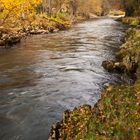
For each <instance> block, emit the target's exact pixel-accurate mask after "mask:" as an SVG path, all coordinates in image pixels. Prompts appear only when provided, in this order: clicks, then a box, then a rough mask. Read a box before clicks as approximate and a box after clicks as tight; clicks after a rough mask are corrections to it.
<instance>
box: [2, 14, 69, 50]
mask: <svg viewBox="0 0 140 140" xmlns="http://www.w3.org/2000/svg"><path fill="white" fill-rule="evenodd" d="M70 26H71V22H70V20H67V19H64V20H62V19H61V18H58V17H56V18H53V17H50V18H49V17H47V16H45V15H38V16H37V17H36V18H35V19H34V20H33V21H31V22H30V23H26V21H24V22H23V23H21V25H20V26H16V27H14V28H12V27H11V26H7V25H4V26H1V27H0V46H1V47H9V46H12V45H14V44H16V43H19V42H20V40H21V39H22V38H23V37H26V36H29V35H37V34H48V33H54V32H58V31H59V30H65V29H68V28H70Z"/></svg>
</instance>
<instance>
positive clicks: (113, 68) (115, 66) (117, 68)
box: [102, 60, 126, 73]
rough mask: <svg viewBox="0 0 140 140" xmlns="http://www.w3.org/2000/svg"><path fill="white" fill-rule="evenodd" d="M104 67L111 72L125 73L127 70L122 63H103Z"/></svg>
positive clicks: (109, 61)
mask: <svg viewBox="0 0 140 140" xmlns="http://www.w3.org/2000/svg"><path fill="white" fill-rule="evenodd" d="M102 66H103V67H104V69H106V70H107V71H109V72H117V73H124V72H125V70H126V67H125V65H124V64H123V63H122V62H115V61H113V60H107V61H103V62H102Z"/></svg>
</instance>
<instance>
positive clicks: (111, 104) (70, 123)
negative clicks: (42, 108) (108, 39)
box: [49, 18, 140, 140]
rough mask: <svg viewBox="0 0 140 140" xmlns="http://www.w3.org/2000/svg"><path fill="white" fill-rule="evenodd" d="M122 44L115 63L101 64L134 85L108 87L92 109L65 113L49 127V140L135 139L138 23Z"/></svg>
mask: <svg viewBox="0 0 140 140" xmlns="http://www.w3.org/2000/svg"><path fill="white" fill-rule="evenodd" d="M125 19H126V18H125ZM136 26H137V27H136ZM124 42H125V43H124V44H123V45H122V46H121V47H120V50H119V52H118V54H117V59H116V61H113V60H110V61H105V62H103V66H104V68H106V69H107V70H108V71H110V72H118V73H120V74H126V75H128V76H130V77H133V76H134V77H135V83H134V84H133V85H117V86H111V85H110V86H108V88H106V89H105V90H104V91H103V93H102V96H101V99H100V100H99V101H98V102H97V103H96V104H95V106H94V107H91V106H89V105H84V106H81V107H78V108H75V109H74V110H72V111H69V110H68V111H65V112H64V114H63V120H62V121H61V122H60V123H57V124H56V125H54V126H53V127H52V129H51V132H50V138H49V140H54V139H56V140H71V139H73V140H79V139H84V140H86V139H87V140H94V139H132V140H133V139H134V140H138V139H139V134H140V128H139V127H140V124H139V121H138V120H139V119H140V114H139V113H140V112H139V111H140V107H139V104H140V48H139V47H140V29H139V24H137V25H135V28H132V29H129V30H128V31H127V33H126V37H125V41H124Z"/></svg>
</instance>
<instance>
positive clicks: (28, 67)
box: [0, 18, 125, 140]
mask: <svg viewBox="0 0 140 140" xmlns="http://www.w3.org/2000/svg"><path fill="white" fill-rule="evenodd" d="M124 31H125V26H124V25H122V24H121V23H119V22H116V21H115V20H113V19H111V18H100V19H94V20H89V21H85V22H82V23H79V24H76V25H74V26H73V27H72V28H71V29H69V30H67V31H61V32H59V33H53V34H48V35H36V36H30V37H28V38H26V39H24V40H22V42H21V43H20V44H18V45H16V46H15V47H13V48H10V49H1V50H0V139H1V140H47V138H48V135H49V131H50V127H51V125H52V124H53V123H54V122H57V121H60V120H61V119H62V113H63V111H64V110H66V109H72V108H74V107H75V106H79V105H82V104H91V105H94V104H95V103H96V102H97V100H98V99H99V98H100V93H101V90H102V89H103V87H104V86H106V85H107V84H108V83H118V82H121V79H120V77H119V75H117V74H111V73H108V72H107V71H105V70H104V69H103V68H102V66H101V64H102V61H104V60H106V59H110V58H111V59H112V58H114V56H115V52H116V51H117V49H118V47H119V46H120V45H121V43H122V42H121V40H122V38H123V37H124Z"/></svg>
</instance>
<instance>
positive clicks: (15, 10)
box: [0, 0, 41, 24]
mask: <svg viewBox="0 0 140 140" xmlns="http://www.w3.org/2000/svg"><path fill="white" fill-rule="evenodd" d="M39 3H41V0H0V21H1V22H0V24H4V23H5V22H8V21H9V22H16V21H18V20H19V19H20V20H21V19H28V18H29V17H30V16H31V15H34V14H35V7H36V6H37V5H38V4H39ZM13 19H14V20H13Z"/></svg>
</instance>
